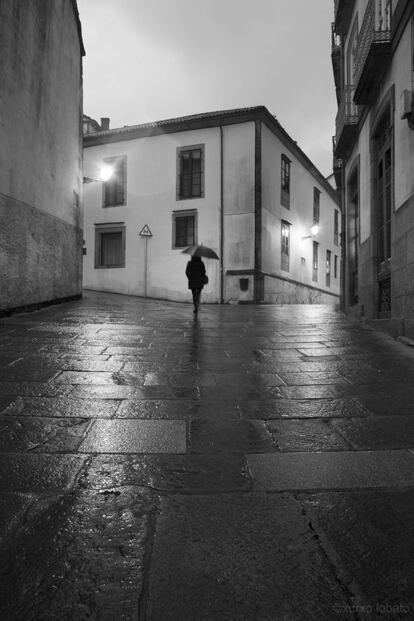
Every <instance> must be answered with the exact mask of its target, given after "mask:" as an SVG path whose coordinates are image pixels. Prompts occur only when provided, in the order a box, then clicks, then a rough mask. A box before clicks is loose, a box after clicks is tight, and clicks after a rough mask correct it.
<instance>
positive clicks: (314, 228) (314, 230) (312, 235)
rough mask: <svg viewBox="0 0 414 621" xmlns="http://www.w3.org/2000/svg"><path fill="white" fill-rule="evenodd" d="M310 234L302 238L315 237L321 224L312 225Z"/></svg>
mask: <svg viewBox="0 0 414 621" xmlns="http://www.w3.org/2000/svg"><path fill="white" fill-rule="evenodd" d="M309 230H310V233H311V234H310V235H304V236H303V237H302V238H301V239H302V241H303V240H304V239H310V238H311V237H315V235H317V234H318V233H319V224H312V226H311V227H310V229H309Z"/></svg>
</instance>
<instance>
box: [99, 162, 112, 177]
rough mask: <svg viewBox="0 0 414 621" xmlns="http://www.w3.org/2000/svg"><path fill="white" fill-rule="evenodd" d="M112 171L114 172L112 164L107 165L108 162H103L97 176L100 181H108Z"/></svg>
mask: <svg viewBox="0 0 414 621" xmlns="http://www.w3.org/2000/svg"><path fill="white" fill-rule="evenodd" d="M113 173H114V169H113V168H112V166H109V165H108V164H104V165H103V166H102V167H101V169H100V170H99V177H100V179H101V181H109V179H110V178H111V177H112V175H113Z"/></svg>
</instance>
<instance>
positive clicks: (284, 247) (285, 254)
mask: <svg viewBox="0 0 414 621" xmlns="http://www.w3.org/2000/svg"><path fill="white" fill-rule="evenodd" d="M289 255H290V224H289V223H288V222H282V238H281V268H282V270H284V271H285V272H288V271H289Z"/></svg>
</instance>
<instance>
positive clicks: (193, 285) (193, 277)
mask: <svg viewBox="0 0 414 621" xmlns="http://www.w3.org/2000/svg"><path fill="white" fill-rule="evenodd" d="M185 275H186V276H187V278H188V288H189V289H202V288H203V286H204V276H205V275H206V266H205V265H204V263H203V262H202V260H201V259H200V258H198V257H192V259H191V261H189V262H188V263H187V267H186V270H185Z"/></svg>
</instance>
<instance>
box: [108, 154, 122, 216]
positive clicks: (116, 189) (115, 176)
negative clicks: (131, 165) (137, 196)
mask: <svg viewBox="0 0 414 621" xmlns="http://www.w3.org/2000/svg"><path fill="white" fill-rule="evenodd" d="M104 161H105V163H106V164H108V165H109V166H111V168H112V171H113V172H112V175H111V178H110V179H109V180H108V181H105V183H104V184H103V206H104V207H116V206H117V205H125V204H126V156H123V157H111V158H107V159H105V160H104Z"/></svg>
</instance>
